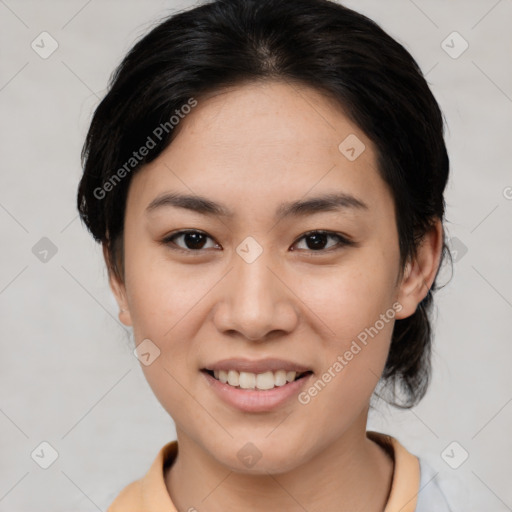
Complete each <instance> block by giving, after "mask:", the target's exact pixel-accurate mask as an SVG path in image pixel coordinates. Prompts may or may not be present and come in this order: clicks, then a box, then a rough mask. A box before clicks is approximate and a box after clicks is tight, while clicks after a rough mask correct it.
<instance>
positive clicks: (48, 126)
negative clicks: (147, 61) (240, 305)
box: [0, 0, 512, 512]
mask: <svg viewBox="0 0 512 512" xmlns="http://www.w3.org/2000/svg"><path fill="white" fill-rule="evenodd" d="M345 3H346V5H347V6H349V7H353V8H355V9H356V10H359V11H360V12H363V13H364V14H367V15H368V16H370V17H371V18H373V19H374V20H375V21H377V22H378V23H380V24H382V26H383V28H384V29H385V30H387V31H388V32H389V33H390V34H391V35H392V36H394V37H395V38H397V39H398V40H399V41H400V42H401V43H402V44H404V45H405V47H406V48H407V49H408V50H409V51H411V53H412V54H413V56H414V57H415V58H416V59H417V61H418V63H419V64H420V66H421V68H422V69H423V70H424V72H425V73H427V79H428V81H429V83H430V84H431V87H432V89H433V92H434V94H435V95H436V97H437V99H438V101H439V102H440V104H441V108H442V109H443V111H444V113H445V116H446V120H447V134H446V141H447V144H448V149H449V152H450V157H451V178H450V183H449V186H448V189H447V193H446V198H447V205H448V209H447V218H448V224H447V229H448V235H449V236H450V237H451V244H452V247H453V248H454V250H455V252H454V256H455V257H456V263H455V265H454V276H453V279H452V280H451V282H450V283H449V284H448V285H447V286H446V287H445V288H444V289H443V290H442V291H440V292H439V293H438V294H437V296H436V300H437V313H436V318H437V323H436V340H435V345H434V376H433V377H434V379H433V383H432V385H431V388H430V391H429V393H428V395H427V396H426V398H425V399H424V400H423V401H422V402H421V404H420V405H419V406H418V407H416V408H414V409H413V410H410V411H396V410H394V409H392V408H390V407H387V406H385V405H383V404H380V405H379V407H378V409H377V410H376V411H374V412H372V415H371V418H370V423H369V428H370V429H373V430H380V431H383V432H388V433H390V434H392V435H394V436H395V437H397V438H398V439H399V440H400V441H401V442H402V444H404V445H405V446H406V447H407V448H408V449H409V450H410V451H411V452H413V453H416V454H419V455H421V456H423V457H424V458H426V459H427V460H428V461H429V462H430V463H431V464H432V465H433V466H434V468H435V469H436V471H438V472H439V475H438V476H439V477H440V478H442V479H443V481H445V482H451V481H453V480H455V479H458V480H460V481H462V482H463V484H464V485H465V486H466V488H467V495H466V491H465V492H464V494H465V495H466V499H467V500H468V501H469V504H468V505H467V506H466V507H465V508H464V510H465V511H476V510H485V511H506V510H512V487H511V486H510V478H511V475H512V457H511V455H512V438H511V435H510V433H511V431H512V429H511V427H512V403H511V402H512V376H511V373H512V372H510V360H511V356H512V348H511V347H512V345H511V340H510V327H511V317H512V315H511V313H512V291H511V290H512V272H511V257H510V255H511V247H512V173H511V169H510V165H511V159H510V149H511V140H510V134H511V133H512V130H511V129H512V126H511V125H512V72H511V66H510V55H512V30H511V27H510V21H511V20H512V2H511V1H510V0H501V1H496V0H473V1H468V0H464V1H463V0H457V1H456V0H453V1H450V2H447V1H438V0H436V1H427V0H415V1H414V2H413V1H412V0H394V1H390V0H386V1H377V0H359V1H356V0H352V1H347V2H345ZM191 5H192V3H191V2H185V1H183V2H170V1H167V2H165V1H158V0H152V1H146V2H141V1H138V2H136V1H123V2H121V1H113V0H109V1H100V0H92V1H84V0H79V1H78V0H77V1H75V0H72V1H66V2H64V1H60V2H59V1H40V0H39V1H24V0H0V52H1V53H0V58H1V60H0V62H1V69H0V106H1V109H2V116H1V118H0V141H1V157H2V158H1V171H0V172H1V174H0V176H1V187H0V227H1V230H2V250H1V251H0V269H1V270H0V315H1V317H0V320H1V322H0V329H1V343H2V345H1V347H2V350H1V357H0V375H1V386H0V435H1V439H2V444H1V449H2V451H1V454H0V510H1V511H10V512H11V511H35V510H52V511H64V510H66V511H70V510H73V511H89V510H91V511H95V510H105V509H106V508H107V506H108V505H109V504H110V502H111V501H112V500H113V498H114V497H115V496H116V495H117V494H118V493H119V491H120V490H121V489H122V488H123V487H124V486H125V485H127V484H128V483H129V482H131V481H132V480H134V479H136V478H139V477H141V476H142V475H143V474H144V473H145V472H146V471H147V469H148V468H149V465H150V463H151V462H152V461H153V459H154V457H155V456H156V453H157V452H158V450H159V449H160V448H161V447H162V446H163V445H164V444H165V443H166V442H168V441H169V440H171V439H174V438H175V437H174V436H175V431H174V426H173V424H172V421H171V420H170V418H169V417H168V415H167V413H166V412H165V411H164V410H163V409H162V407H161V406H160V404H159V403H158V402H157V400H156V398H155V397H154V396H153V394H152V392H151V390H150V388H149V386H148V385H147V383H146V381H145V379H144V377H143V374H142V371H141V369H140V367H139V362H138V361H137V359H136V358H135V357H134V355H133V353H132V343H131V341H130V336H129V331H127V330H126V328H125V327H124V326H122V325H121V324H120V323H119V322H118V320H117V308H116V305H115V303H114V300H113V297H112V295H111V293H110V291H109V289H108V286H107V275H106V271H105V268H104V265H103V260H102V257H101V251H100V247H99V246H97V245H96V244H95V243H94V241H93V240H92V238H91V237H90V236H89V235H88V233H87V232H86V230H85V228H84V227H83V226H82V225H81V223H80V221H79V219H78V217H77V212H76V209H75V194H76V187H77V184H78V180H79V177H80V173H81V169H80V160H79V155H80V150H81V146H82V143H83V139H84V136H85V133H86V130H87V127H88V122H89V121H90V118H91V114H92V112H93V109H94V108H95V106H96V105H97V104H98V102H99V100H100V98H102V97H103V95H104V94H105V87H106V84H107V79H108V77H109V76H110V73H111V72H112V71H113V69H114V67H115V66H116V65H117V63H118V62H119V60H120V59H121V57H122V56H123V55H124V54H125V52H126V51H127V50H128V49H129V48H130V47H131V45H132V44H133V42H134V41H135V39H136V38H138V37H139V36H141V35H142V34H143V33H145V32H146V31H147V30H148V29H149V28H150V27H151V26H152V24H153V23H154V22H156V20H158V18H159V16H162V15H164V14H167V13H170V12H171V11H172V10H175V9H181V8H185V7H188V6H191ZM43 31H47V32H48V33H50V34H51V36H52V37H53V38H54V39H55V40H56V41H57V43H58V48H57V50H56V51H55V52H54V53H53V54H52V55H51V56H49V57H48V58H46V59H43V58H41V57H40V55H39V54H38V53H36V51H34V50H33V49H32V47H31V43H32V41H35V43H37V44H39V45H40V46H42V45H43V43H41V37H43V36H39V34H41V32H43ZM454 31H457V32H458V33H459V34H460V35H461V36H462V37H463V38H464V40H466V41H467V43H468V44H469V47H468V49H467V50H466V51H465V52H464V53H462V54H461V55H460V56H459V57H458V58H453V55H454V54H455V52H458V51H460V50H461V49H462V48H463V46H462V45H463V44H464V43H463V41H462V40H461V39H460V38H458V36H453V35H451V36H450V37H448V36H449V35H450V34H452V32H454ZM44 37H47V36H44ZM447 37H448V39H447ZM454 37H455V38H454ZM444 40H446V42H445V43H444V44H443V43H442V42H443V41H444ZM45 41H46V42H45V43H44V46H45V48H46V49H48V48H49V47H50V41H49V39H45ZM443 47H444V48H443ZM450 47H451V48H450ZM445 50H448V51H449V52H451V53H452V56H450V55H449V54H448V53H447V52H446V51H445ZM40 51H41V50H40ZM43 237H47V238H48V239H49V240H50V241H51V243H52V244H54V246H55V249H56V251H57V252H56V253H55V254H52V251H51V250H50V252H48V253H44V249H45V247H46V248H48V247H47V246H48V241H42V242H40V240H41V238H43ZM36 244H39V245H36ZM45 244H46V245H45ZM34 246H35V249H34ZM55 249H54V250H55ZM41 259H42V260H43V261H41ZM45 259H46V261H44V260H45ZM445 274H446V273H445ZM43 441H46V442H48V443H50V445H51V446H52V447H53V448H54V449H55V450H56V451H57V453H58V458H57V460H56V461H55V462H54V463H53V464H52V465H51V466H50V467H49V468H48V469H42V468H41V467H40V466H39V465H38V464H37V463H36V462H35V460H33V458H31V453H33V452H34V450H36V452H35V453H36V454H37V453H39V455H40V456H39V459H38V458H37V456H36V455H34V459H36V460H38V461H39V462H41V461H42V462H44V460H43V459H45V457H46V458H48V457H49V456H50V455H49V454H50V452H49V450H48V449H47V448H44V446H43V452H41V447H40V443H41V442H43ZM453 441H456V442H457V443H458V444H457V445H452V446H451V447H450V448H449V449H448V451H445V449H446V448H447V447H448V446H449V445H450V443H452V442H453ZM452 449H453V451H452ZM462 450H465V451H467V452H468V453H469V458H468V459H467V460H466V461H465V462H464V463H463V464H462V465H460V467H458V469H452V467H450V466H449V465H448V463H447V462H446V461H447V460H450V462H451V464H452V465H457V461H459V463H460V460H461V459H462V456H463V454H464V452H463V451H462ZM443 453H444V456H442V454H443ZM42 454H44V455H42ZM447 454H448V457H447ZM47 460H48V459H47Z"/></svg>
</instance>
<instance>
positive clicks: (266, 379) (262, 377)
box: [256, 372, 274, 389]
mask: <svg viewBox="0 0 512 512" xmlns="http://www.w3.org/2000/svg"><path fill="white" fill-rule="evenodd" d="M256 387H257V388H258V389H272V388H273V387H274V374H273V373H272V372H265V373H258V375H256Z"/></svg>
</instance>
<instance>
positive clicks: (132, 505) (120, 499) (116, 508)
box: [107, 479, 142, 512]
mask: <svg viewBox="0 0 512 512" xmlns="http://www.w3.org/2000/svg"><path fill="white" fill-rule="evenodd" d="M141 491H142V479H141V480H135V481H134V482H132V483H131V484H128V485H127V486H126V487H125V488H124V489H123V490H122V491H121V492H120V493H119V494H118V495H117V497H116V499H115V500H114V501H113V502H112V503H111V505H110V506H109V507H108V509H107V512H132V511H133V512H138V511H139V510H140V506H141V503H140V497H141V494H142V493H141Z"/></svg>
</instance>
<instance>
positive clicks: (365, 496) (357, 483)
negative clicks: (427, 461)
mask: <svg viewBox="0 0 512 512" xmlns="http://www.w3.org/2000/svg"><path fill="white" fill-rule="evenodd" d="M365 419H366V417H365ZM365 426H366V421H365V422H364V424H363V428H361V425H360V422H355V423H354V424H353V426H352V427H351V428H350V430H348V431H347V432H345V433H344V435H343V436H341V437H340V438H338V439H337V440H336V442H335V443H333V444H331V445H329V446H328V447H326V448H325V449H323V450H322V451H320V452H318V453H317V454H315V455H314V456H313V457H312V458H311V459H309V460H307V461H306V462H304V464H302V465H300V466H298V467H295V468H293V469H292V470H290V471H287V472H285V473H279V474H270V473H267V474H265V475H254V474H245V473H237V472H234V471H232V470H231V469H230V468H228V467H226V466H224V465H222V464H220V463H219V462H218V461H217V460H216V459H215V458H214V457H213V456H212V455H211V454H210V453H208V452H207V451H205V450H204V449H203V448H202V447H201V446H200V445H198V444H197V443H195V442H194V441H193V440H192V439H191V438H190V437H188V436H187V435H186V434H184V433H183V432H182V431H181V430H180V429H178V428H177V437H178V447H179V452H178V455H177V457H176V460H175V461H174V464H173V465H172V466H171V468H169V470H168V472H167V474H166V475H165V480H166V485H167V490H168V492H169V495H170V496H171V498H172V501H173V503H174V505H175V506H176V508H177V510H178V511H180V512H182V511H183V512H185V511H189V510H194V509H197V510H207V511H208V512H221V511H222V512H225V511H226V510H244V511H245V512H260V511H261V512H263V511H268V510H279V509H281V510H287V511H289V512H296V511H297V512H304V510H307V511H309V512H314V511H317V510H318V511H320V510H322V511H336V512H349V511H350V512H354V511H356V510H361V511H362V510H364V511H365V512H382V510H384V508H385V506H386V502H387V500H388V496H389V492H390V489H391V484H392V479H393V461H392V460H391V458H390V457H389V455H388V454H386V453H385V451H384V450H383V448H382V447H380V446H379V445H378V444H376V443H375V442H374V441H372V440H370V439H368V438H367V437H366V429H365Z"/></svg>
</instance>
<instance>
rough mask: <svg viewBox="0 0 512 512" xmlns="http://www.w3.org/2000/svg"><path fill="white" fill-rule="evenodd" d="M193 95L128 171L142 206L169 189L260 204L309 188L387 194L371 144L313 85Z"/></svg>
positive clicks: (256, 85)
mask: <svg viewBox="0 0 512 512" xmlns="http://www.w3.org/2000/svg"><path fill="white" fill-rule="evenodd" d="M197 101H198V104H197V106H196V107H194V108H193V109H192V111H191V112H190V113H189V114H187V115H186V116H184V118H183V119H182V120H180V125H179V127H178V133H177V135H176V137H175V139H174V140H173V142H172V143H171V144H170V145H169V146H168V147H167V148H166V149H165V150H164V151H163V152H162V153H161V154H160V155H159V157H158V158H156V159H155V160H154V161H153V162H151V163H150V164H148V165H147V166H146V167H145V168H143V169H142V170H141V171H139V172H138V173H137V174H136V175H135V176H134V178H133V183H132V187H133V186H135V188H138V191H139V192H141V190H144V191H145V194H142V195H146V196H147V197H145V200H146V205H147V203H148V202H149V201H150V200H152V199H154V196H155V195H157V194H159V193H163V192H166V191H167V190H169V189H170V190H173V191H175V190H179V191H183V192H187V193H190V192H193V193H197V194H201V195H202V196H208V197H211V198H212V199H214V200H218V199H219V197H222V198H223V200H222V202H223V203H226V202H227V203H229V202H230V200H231V202H238V203H240V202H244V203H246V200H248V199H249V198H250V199H251V201H252V202H255V201H256V200H257V199H258V198H260V201H261V202H262V204H260V206H264V204H263V203H264V201H265V200H267V201H273V200H274V199H276V200H278V199H279V202H281V201H282V200H283V196H286V198H288V199H296V198H297V199H298V198H300V197H303V196H306V195H307V194H309V193H313V192H314V193H315V194H316V193H326V192H333V191H334V192H342V193H347V194H351V195H354V196H356V197H357V196H361V195H365V196H366V197H367V199H368V200H369V201H370V202H372V201H373V202H375V201H377V200H378V196H379V195H380V196H382V195H383V194H384V195H385V194H386V193H387V187H386V186H385V184H384V182H383V181H382V179H381V178H380V175H379V173H378V171H377V165H376V158H375V150H374V145H373V143H372V142H371V141H370V140H369V139H368V137H367V136H366V135H365V134H364V132H362V131H361V130H360V129H359V127H358V126H357V125H355V124H354V123H353V122H352V121H350V119H349V118H348V117H347V116H346V115H345V113H344V111H343V109H342V107H341V106H340V105H338V104H337V103H336V102H334V101H333V100H331V99H330V98H328V97H326V96H325V95H323V94H322V93H321V92H319V91H317V90H315V89H312V88H309V87H306V86H303V85H297V84H289V83H284V82H263V83H249V84H245V85H242V86H238V87H232V88H229V89H224V90H221V91H219V92H215V93H210V94H209V95H208V96H205V97H201V98H198V99H197ZM347 141H348V142H347ZM347 150H349V152H348V153H347ZM354 155H355V156H356V158H354ZM151 194H152V196H153V197H150V195H151ZM372 195H373V196H375V197H373V198H372V197H371V196H372ZM137 196H138V197H139V198H141V194H137ZM212 196H213V197H212ZM387 199H389V197H388V198H387ZM218 202H221V201H218ZM365 202H366V201H365ZM247 204H249V203H247ZM251 204H252V203H251Z"/></svg>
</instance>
